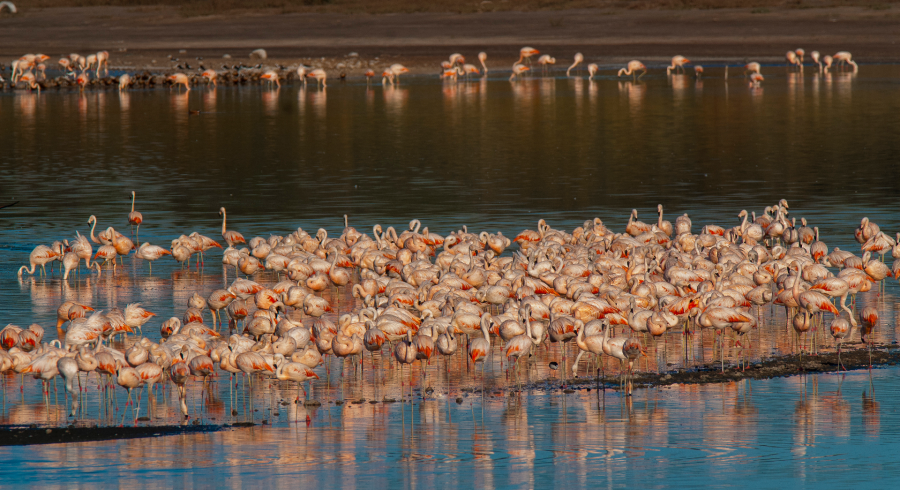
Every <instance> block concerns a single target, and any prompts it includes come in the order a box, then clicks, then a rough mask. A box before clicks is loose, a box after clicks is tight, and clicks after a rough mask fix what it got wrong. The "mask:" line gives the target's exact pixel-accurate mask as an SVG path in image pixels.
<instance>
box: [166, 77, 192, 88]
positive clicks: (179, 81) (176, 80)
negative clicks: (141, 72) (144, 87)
mask: <svg viewBox="0 0 900 490" xmlns="http://www.w3.org/2000/svg"><path fill="white" fill-rule="evenodd" d="M166 80H168V81H170V82H172V85H176V86H177V85H184V88H185V89H187V91H188V92H190V91H191V81H190V80H189V79H188V77H187V75H185V74H184V73H173V74H171V75H169V76H168V77H166Z"/></svg>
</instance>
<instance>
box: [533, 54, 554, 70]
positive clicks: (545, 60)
mask: <svg viewBox="0 0 900 490" xmlns="http://www.w3.org/2000/svg"><path fill="white" fill-rule="evenodd" d="M537 62H538V64H539V65H541V72H543V73H547V71H548V68H547V65H555V64H556V58H554V57H552V56H550V55H549V54H542V55H541V56H540V58H538V61H537Z"/></svg>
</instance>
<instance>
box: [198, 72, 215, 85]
mask: <svg viewBox="0 0 900 490" xmlns="http://www.w3.org/2000/svg"><path fill="white" fill-rule="evenodd" d="M200 76H201V77H203V78H205V79H206V83H207V85H212V86H213V87H217V86H218V85H219V84H218V81H217V80H218V78H219V74H218V73H216V70H204V72H203V73H201V74H200Z"/></svg>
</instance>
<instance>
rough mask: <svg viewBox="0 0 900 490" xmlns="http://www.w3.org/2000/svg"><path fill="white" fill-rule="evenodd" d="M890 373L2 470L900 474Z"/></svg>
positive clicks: (63, 479)
mask: <svg viewBox="0 0 900 490" xmlns="http://www.w3.org/2000/svg"><path fill="white" fill-rule="evenodd" d="M897 376H898V371H897V369H896V368H892V369H885V370H875V371H873V372H871V373H870V372H868V371H856V372H851V373H848V374H845V375H844V374H842V375H838V374H832V375H808V376H794V377H790V378H777V379H772V380H766V381H752V382H751V381H748V380H744V381H739V382H734V383H727V384H719V385H703V386H684V385H673V386H671V387H666V388H660V389H656V388H653V389H649V390H639V391H638V392H637V393H636V394H635V395H634V396H633V397H622V396H620V395H618V394H613V393H611V392H609V391H606V392H598V391H597V390H593V391H591V392H577V393H575V394H570V395H565V394H562V393H561V392H555V393H553V394H544V393H538V394H530V395H526V394H523V395H521V396H520V397H513V398H502V397H501V398H488V399H487V400H485V401H482V398H481V397H480V396H470V397H467V398H464V400H463V402H462V403H461V404H457V403H456V402H455V401H453V400H448V399H437V400H429V401H425V402H421V401H415V402H414V403H412V404H402V405H401V404H391V405H382V404H378V405H369V404H362V405H345V406H343V407H322V408H318V409H312V410H310V411H308V412H305V411H303V409H302V408H301V412H300V413H299V414H297V415H299V417H300V419H301V420H302V419H303V418H304V417H305V414H309V415H310V416H311V417H312V420H313V422H312V424H311V425H310V426H308V427H307V426H306V424H304V423H302V422H301V423H291V422H288V421H287V420H291V419H293V418H294V416H293V415H292V414H291V410H292V409H293V407H291V408H288V409H287V410H282V420H284V422H282V423H279V424H276V425H275V426H272V427H254V428H244V429H226V430H225V431H223V432H218V433H211V434H199V435H190V436H170V437H160V438H156V439H137V440H121V441H104V442H89V443H79V444H54V445H46V446H27V447H15V448H0V455H2V457H3V459H4V461H6V462H7V464H5V465H3V469H0V476H2V478H3V481H6V482H9V481H18V482H20V483H26V484H37V483H40V484H41V486H46V487H47V488H53V487H57V486H59V487H62V486H70V485H72V484H80V485H96V484H108V483H110V482H118V484H119V485H127V486H141V487H144V486H146V487H171V486H202V487H208V486H212V485H220V484H224V485H229V486H249V485H254V486H256V485H260V484H261V485H277V486H300V487H304V488H313V487H316V488H321V487H323V486H325V487H336V486H341V487H366V486H369V487H376V488H417V487H423V486H425V487H434V486H438V485H452V486H455V487H465V488H469V487H474V488H547V487H549V486H551V485H577V486H580V487H584V486H590V487H599V486H603V487H609V488H655V487H681V486H700V485H712V486H717V487H723V486H729V487H741V488H744V487H746V488H751V487H752V488H760V487H762V488H775V487H779V488H783V487H784V486H792V485H793V486H799V487H802V488H846V487H847V486H858V485H860V484H861V483H862V482H866V481H869V482H875V481H877V482H878V484H879V485H885V486H891V484H890V483H889V482H891V481H895V480H896V479H897V475H898V471H900V468H898V467H897V462H896V458H894V457H893V449H894V448H895V446H896V436H897V435H898V430H897V427H900V419H898V415H897V412H896V410H893V409H891V408H890V407H891V406H893V405H894V404H895V403H896V402H897V400H898V397H900V391H898V383H897ZM285 412H287V414H285ZM13 479H15V480H13Z"/></svg>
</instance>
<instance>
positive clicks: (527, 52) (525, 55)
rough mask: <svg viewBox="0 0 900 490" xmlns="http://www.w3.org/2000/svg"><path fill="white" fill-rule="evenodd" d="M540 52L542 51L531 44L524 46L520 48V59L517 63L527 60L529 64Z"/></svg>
mask: <svg viewBox="0 0 900 490" xmlns="http://www.w3.org/2000/svg"><path fill="white" fill-rule="evenodd" d="M540 53H541V52H540V51H538V50H536V49H534V48H532V47H531V46H525V47H524V48H522V49H520V50H519V60H518V61H517V62H516V63H522V62H523V61H527V62H528V63H529V64H531V57H532V56H534V55H536V54H540ZM513 66H515V65H513Z"/></svg>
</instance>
